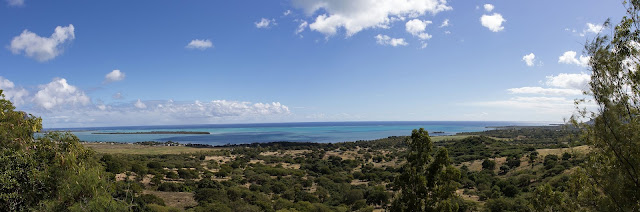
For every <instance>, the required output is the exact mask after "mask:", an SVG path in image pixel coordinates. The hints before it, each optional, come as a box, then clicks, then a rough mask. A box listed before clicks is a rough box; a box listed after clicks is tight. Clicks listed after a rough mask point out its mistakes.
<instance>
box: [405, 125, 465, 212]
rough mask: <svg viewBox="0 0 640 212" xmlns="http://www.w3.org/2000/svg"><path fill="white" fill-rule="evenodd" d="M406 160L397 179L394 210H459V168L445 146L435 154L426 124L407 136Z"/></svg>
mask: <svg viewBox="0 0 640 212" xmlns="http://www.w3.org/2000/svg"><path fill="white" fill-rule="evenodd" d="M407 146H409V149H408V152H407V157H406V158H407V163H406V164H405V165H404V166H403V167H402V173H401V174H400V176H399V177H398V178H397V180H396V182H395V183H396V186H397V187H398V189H399V190H400V193H399V195H398V197H397V198H396V199H395V200H394V201H393V203H392V210H393V211H457V210H458V209H459V205H458V204H457V201H455V200H456V198H457V196H456V195H455V194H454V192H455V190H456V189H457V188H458V186H459V184H458V183H457V182H456V181H457V180H458V179H459V178H460V171H459V170H458V169H456V168H455V167H453V166H451V164H450V161H449V155H448V153H447V150H446V149H444V148H440V149H438V151H437V153H435V157H432V154H433V153H432V150H433V143H432V142H431V139H430V137H429V133H428V132H427V131H425V130H424V129H423V128H420V130H413V132H412V133H411V138H409V139H407Z"/></svg>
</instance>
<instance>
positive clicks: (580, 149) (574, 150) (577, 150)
mask: <svg viewBox="0 0 640 212" xmlns="http://www.w3.org/2000/svg"><path fill="white" fill-rule="evenodd" d="M536 151H538V153H539V154H540V156H542V157H544V156H547V155H562V154H563V153H565V152H568V153H582V154H584V153H587V152H589V151H591V147H589V146H587V145H583V146H577V147H571V148H560V149H538V150H536Z"/></svg>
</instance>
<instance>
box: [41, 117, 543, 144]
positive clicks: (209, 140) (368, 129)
mask: <svg viewBox="0 0 640 212" xmlns="http://www.w3.org/2000/svg"><path fill="white" fill-rule="evenodd" d="M548 124H549V123H541V122H472V121H424V122H407V121H397V122H390V121H385V122H314V123H311V122H305V123H268V124H214V125H182V126H128V127H96V128H70V129H49V130H70V131H72V132H73V133H74V134H75V135H76V136H78V138H80V140H82V141H115V142H139V141H175V142H180V143H199V144H210V145H224V144H241V143H254V142H260V143H262V142H273V141H295V142H319V143H333V142H343V141H357V140H373V139H378V138H386V137H389V136H404V135H410V134H411V130H413V129H417V128H421V127H422V128H425V129H426V130H428V131H429V132H438V131H441V132H444V133H437V134H434V133H431V135H432V136H439V135H454V134H456V133H459V132H477V131H484V130H489V129H491V128H488V127H495V126H539V125H548ZM150 131H197V132H209V133H211V134H92V133H94V132H150Z"/></svg>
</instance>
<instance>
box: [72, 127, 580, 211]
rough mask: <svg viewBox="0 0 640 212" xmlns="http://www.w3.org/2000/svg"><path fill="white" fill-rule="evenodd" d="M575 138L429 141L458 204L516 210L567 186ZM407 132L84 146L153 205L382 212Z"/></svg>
mask: <svg viewBox="0 0 640 212" xmlns="http://www.w3.org/2000/svg"><path fill="white" fill-rule="evenodd" d="M577 134H578V131H576V130H573V129H570V128H564V127H562V126H550V127H505V128H500V129H496V130H489V131H484V132H475V133H460V134H458V135H455V136H437V137H431V139H432V141H433V142H434V145H435V146H436V148H440V147H445V148H446V149H447V150H448V152H449V156H450V159H451V162H452V164H453V165H454V166H456V167H457V168H458V169H459V170H460V179H459V180H458V183H459V187H458V189H457V191H456V195H458V196H459V197H461V199H462V202H460V203H459V205H460V207H461V209H464V210H468V211H478V210H484V209H487V210H496V209H499V208H508V209H513V210H518V209H525V208H527V207H529V206H530V203H529V202H528V199H530V197H531V195H532V191H533V190H534V188H535V187H537V186H539V185H543V184H551V185H552V186H554V187H563V186H566V183H567V181H568V180H569V177H568V174H569V173H570V172H571V170H572V169H573V168H574V167H576V166H577V165H578V164H580V163H581V162H582V161H583V160H584V159H585V156H584V155H585V153H586V152H588V151H589V148H588V147H587V146H585V145H583V144H581V143H579V142H578V141H577V139H576V138H575V137H576V135H577ZM407 138H408V137H404V136H399V137H389V138H384V139H378V140H373V141H356V142H342V143H328V144H324V143H322V144H321V143H292V142H272V143H254V144H243V145H228V146H223V147H214V148H195V147H186V146H167V145H175V143H171V144H166V143H160V142H145V143H138V144H121V143H83V145H85V146H86V147H89V148H92V149H94V150H95V151H96V152H97V153H98V157H99V158H100V161H101V163H103V164H104V166H105V167H106V170H107V172H109V173H111V174H112V176H114V179H116V181H117V182H116V183H117V184H120V186H118V187H129V188H133V189H131V190H130V192H133V193H135V195H134V196H136V195H137V196H140V195H144V196H145V197H147V198H148V201H149V202H146V203H145V204H146V207H147V208H149V209H151V210H154V211H163V210H194V211H216V210H222V211H225V210H230V211H279V210H281V211H286V210H288V209H292V208H293V209H296V210H298V211H383V210H385V209H389V207H390V202H391V200H392V199H393V197H394V196H395V195H396V192H397V190H396V188H395V186H394V180H395V179H396V177H397V176H398V175H399V173H400V171H401V166H402V164H404V163H405V162H406V159H405V157H406V151H407V146H406V143H405V140H406V139H407ZM125 185H126V186H125Z"/></svg>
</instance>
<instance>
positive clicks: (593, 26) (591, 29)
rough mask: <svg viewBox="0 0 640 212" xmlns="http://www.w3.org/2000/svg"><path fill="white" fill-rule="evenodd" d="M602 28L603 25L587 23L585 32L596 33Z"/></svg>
mask: <svg viewBox="0 0 640 212" xmlns="http://www.w3.org/2000/svg"><path fill="white" fill-rule="evenodd" d="M602 29H604V26H603V25H600V24H592V23H587V32H591V33H594V34H598V33H600V32H601V31H602Z"/></svg>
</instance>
